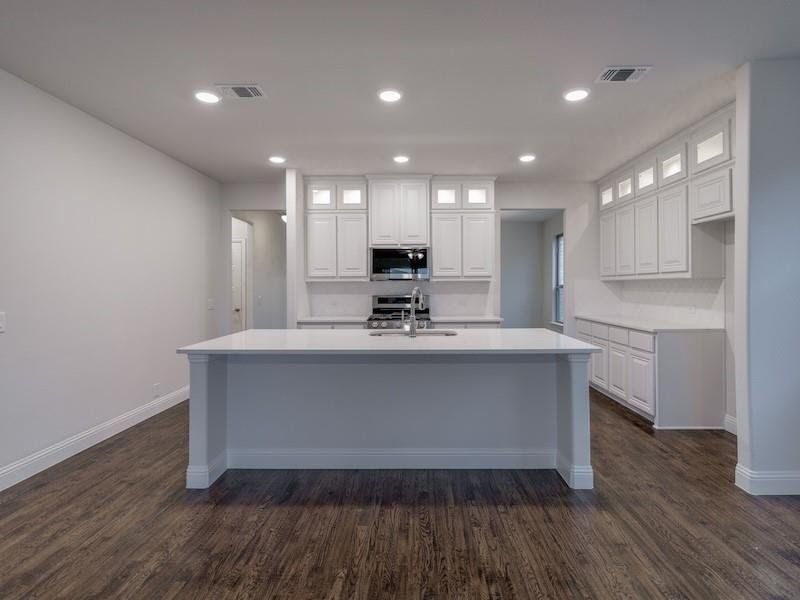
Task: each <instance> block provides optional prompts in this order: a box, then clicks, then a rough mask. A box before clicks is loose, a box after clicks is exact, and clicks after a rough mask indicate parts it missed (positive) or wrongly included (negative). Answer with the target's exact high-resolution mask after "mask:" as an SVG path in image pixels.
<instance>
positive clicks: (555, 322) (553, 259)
mask: <svg viewBox="0 0 800 600" xmlns="http://www.w3.org/2000/svg"><path fill="white" fill-rule="evenodd" d="M563 234H564V211H563V210H560V209H520V210H501V211H500V246H501V250H500V265H501V276H500V287H501V290H500V316H501V317H503V327H526V328H536V327H545V328H548V329H553V330H555V331H561V329H562V327H563V326H562V323H563V313H564V311H563V298H564V294H563V289H564V260H563V258H564V254H563V248H564V244H563V240H564V235H563Z"/></svg>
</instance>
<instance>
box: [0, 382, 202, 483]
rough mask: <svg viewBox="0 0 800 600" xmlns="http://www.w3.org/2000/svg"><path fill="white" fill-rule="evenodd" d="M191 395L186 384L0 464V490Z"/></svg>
mask: <svg viewBox="0 0 800 600" xmlns="http://www.w3.org/2000/svg"><path fill="white" fill-rule="evenodd" d="M188 396H189V386H184V387H182V388H180V389H177V390H175V391H174V392H170V393H169V394H165V395H164V396H161V397H160V398H156V399H155V400H153V401H152V402H148V403H147V404H143V405H142V406H138V407H136V408H134V409H133V410H129V411H128V412H126V413H123V414H121V415H119V416H117V417H114V418H113V419H109V420H108V421H106V422H105V423H100V424H99V425H95V426H94V427H91V428H90V429H87V430H86V431H82V432H80V433H77V434H75V435H73V436H71V437H68V438H67V439H65V440H62V441H60V442H58V443H56V444H53V445H52V446H48V447H47V448H44V449H42V450H39V451H38V452H34V453H33V454H30V455H28V456H25V457H23V458H20V459H19V460H16V461H14V462H13V463H11V464H9V465H6V466H4V467H0V490H4V489H6V488H9V487H11V486H12V485H14V484H17V483H19V482H20V481H23V480H25V479H27V478H28V477H32V476H33V475H36V473H39V472H41V471H44V470H45V469H47V468H49V467H52V466H53V465H55V464H57V463H60V462H61V461H62V460H66V459H67V458H69V457H70V456H74V455H76V454H78V453H79V452H83V451H84V450H86V449H87V448H91V447H92V446H94V445H95V444H98V443H100V442H102V441H103V440H107V439H108V438H110V437H111V436H114V435H116V434H118V433H120V432H121V431H124V430H126V429H128V428H129V427H133V426H134V425H136V424H137V423H141V422H142V421H144V420H145V419H149V418H150V417H152V416H153V415H156V414H158V413H160V412H161V411H164V410H166V409H168V408H171V407H173V406H175V405H176V404H178V403H180V402H183V401H184V400H186V398H187V397H188Z"/></svg>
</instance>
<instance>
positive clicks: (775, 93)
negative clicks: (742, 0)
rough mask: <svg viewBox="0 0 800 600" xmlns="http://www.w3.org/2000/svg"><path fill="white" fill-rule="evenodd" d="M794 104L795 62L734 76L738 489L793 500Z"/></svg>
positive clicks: (797, 457)
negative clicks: (785, 495)
mask: <svg viewBox="0 0 800 600" xmlns="http://www.w3.org/2000/svg"><path fill="white" fill-rule="evenodd" d="M798 97H800V59H791V60H789V59H786V60H767V61H756V62H753V63H750V64H748V65H745V66H744V67H742V69H740V71H739V76H738V79H737V106H736V109H737V110H736V126H737V128H736V144H737V163H736V184H737V186H736V190H737V195H736V199H735V201H736V219H737V227H736V236H737V238H738V240H737V242H738V243H737V244H736V249H735V254H736V315H737V316H736V347H737V349H739V353H738V355H737V379H736V390H737V419H738V427H739V464H738V465H737V467H736V483H737V485H739V486H740V487H742V488H744V489H745V490H747V491H749V492H751V493H773V494H774V493H784V494H788V493H792V494H800V435H798V424H800V401H798V399H800V369H798V359H797V347H798V340H800V311H799V310H798V309H799V308H800V261H798V260H797V257H798V256H800V236H798V232H797V224H798V223H800V169H798V168H797V158H798V156H800V104H798V101H797V98H798Z"/></svg>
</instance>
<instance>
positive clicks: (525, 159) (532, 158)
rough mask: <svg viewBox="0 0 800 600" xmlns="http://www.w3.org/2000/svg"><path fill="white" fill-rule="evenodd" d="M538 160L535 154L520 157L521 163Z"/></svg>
mask: <svg viewBox="0 0 800 600" xmlns="http://www.w3.org/2000/svg"><path fill="white" fill-rule="evenodd" d="M535 160H536V155H535V154H522V155H520V157H519V162H524V163H529V162H533V161H535Z"/></svg>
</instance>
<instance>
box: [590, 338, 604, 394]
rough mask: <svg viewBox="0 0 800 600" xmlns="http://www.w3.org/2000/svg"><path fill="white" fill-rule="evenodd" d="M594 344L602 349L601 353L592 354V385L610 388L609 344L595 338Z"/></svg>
mask: <svg viewBox="0 0 800 600" xmlns="http://www.w3.org/2000/svg"><path fill="white" fill-rule="evenodd" d="M592 344H594V345H595V346H597V347H599V348H600V350H601V351H600V352H595V353H594V354H592V358H591V361H592V383H593V384H595V385H596V386H598V387H600V388H602V389H607V388H608V342H606V341H603V340H598V339H597V338H594V339H593V340H592Z"/></svg>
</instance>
